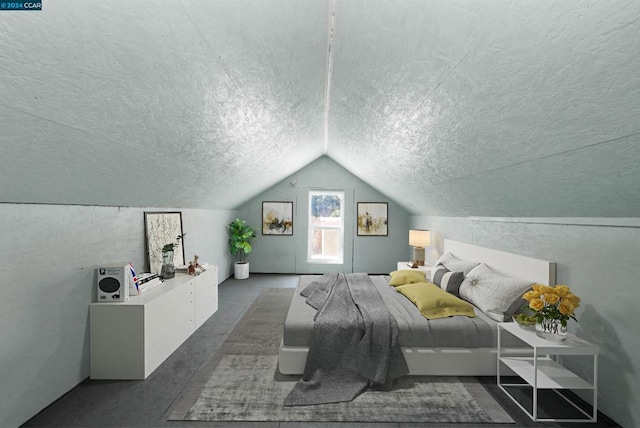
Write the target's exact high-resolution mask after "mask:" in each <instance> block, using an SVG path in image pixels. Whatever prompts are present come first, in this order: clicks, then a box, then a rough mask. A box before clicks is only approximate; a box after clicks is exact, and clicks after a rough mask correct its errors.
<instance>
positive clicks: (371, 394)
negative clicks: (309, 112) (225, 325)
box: [169, 288, 513, 424]
mask: <svg viewBox="0 0 640 428" xmlns="http://www.w3.org/2000/svg"><path fill="white" fill-rule="evenodd" d="M293 293H294V290H293V289H286V288H265V289H264V290H263V291H262V292H261V294H260V295H259V296H258V297H257V298H256V300H255V301H254V303H253V304H252V306H251V307H250V308H249V310H248V311H247V312H246V314H245V315H244V317H243V318H242V320H241V321H240V322H239V323H238V325H237V326H236V327H235V329H234V330H233V332H232V333H231V334H230V335H229V337H228V338H227V340H226V341H225V342H224V344H223V345H222V347H221V349H220V350H219V351H218V352H217V354H216V355H215V356H214V357H213V358H212V359H211V361H209V362H208V363H207V364H206V365H205V366H204V367H203V368H202V369H201V370H200V372H199V373H198V375H197V379H195V381H194V382H193V383H192V384H191V385H190V387H189V390H188V391H187V392H186V393H185V395H183V397H182V398H181V400H180V402H179V403H178V404H177V405H176V407H175V408H174V409H173V411H172V413H171V416H170V417H169V419H170V420H190V421H221V422H222V421H229V422H231V421H292V422H293V421H298V422H299V421H307V422H310V421H314V422H406V423H416V422H423V423H467V424H481V423H494V424H495V423H513V419H511V417H510V416H509V415H508V414H507V413H506V412H505V411H504V410H503V409H502V407H500V405H499V404H498V403H497V402H496V401H495V400H494V399H493V398H492V397H491V395H490V394H489V393H488V392H487V391H486V390H485V389H484V388H483V387H482V385H480V384H479V383H478V382H477V381H476V380H475V379H474V378H473V377H434V376H406V377H403V378H401V379H400V380H399V381H398V382H397V384H396V385H395V386H394V388H393V390H392V391H367V392H365V393H363V394H362V395H360V396H359V397H357V398H356V399H355V400H353V401H351V402H348V403H335V404H322V405H315V406H302V407H284V406H283V405H282V403H283V400H284V397H285V396H286V395H287V394H288V393H289V391H290V390H291V388H293V385H294V383H295V382H296V381H297V380H298V379H299V377H300V376H288V375H282V374H280V373H279V372H278V347H279V345H280V340H281V337H282V329H283V326H284V320H285V317H286V314H287V309H288V307H289V302H290V301H291V298H292V297H293Z"/></svg>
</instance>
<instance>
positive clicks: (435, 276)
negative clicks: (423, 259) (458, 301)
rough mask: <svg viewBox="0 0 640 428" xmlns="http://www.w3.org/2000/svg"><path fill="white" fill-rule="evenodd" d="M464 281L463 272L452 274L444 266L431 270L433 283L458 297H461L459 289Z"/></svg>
mask: <svg viewBox="0 0 640 428" xmlns="http://www.w3.org/2000/svg"><path fill="white" fill-rule="evenodd" d="M463 279H464V274H463V273H462V272H451V271H450V270H449V269H447V268H446V267H444V266H443V265H437V266H436V267H434V268H433V269H431V282H432V283H434V284H435V285H437V286H438V287H440V288H442V289H443V290H444V291H446V292H447V293H451V294H453V295H454V296H457V297H459V296H460V295H459V289H460V284H462V280H463Z"/></svg>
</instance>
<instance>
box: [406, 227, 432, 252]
mask: <svg viewBox="0 0 640 428" xmlns="http://www.w3.org/2000/svg"><path fill="white" fill-rule="evenodd" d="M409 245H410V246H412V247H421V248H424V247H428V246H429V245H431V232H429V231H428V230H422V229H411V230H409Z"/></svg>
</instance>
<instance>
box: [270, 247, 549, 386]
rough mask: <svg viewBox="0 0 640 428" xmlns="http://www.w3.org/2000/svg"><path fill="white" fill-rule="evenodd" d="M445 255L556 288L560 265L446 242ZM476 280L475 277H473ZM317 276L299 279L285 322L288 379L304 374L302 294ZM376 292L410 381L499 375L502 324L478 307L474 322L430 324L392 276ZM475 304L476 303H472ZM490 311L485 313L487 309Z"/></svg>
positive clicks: (308, 323) (306, 318)
mask: <svg viewBox="0 0 640 428" xmlns="http://www.w3.org/2000/svg"><path fill="white" fill-rule="evenodd" d="M444 254H450V255H454V256H455V257H456V258H457V259H459V260H462V261H467V262H473V263H474V264H479V265H481V266H483V267H484V268H485V269H489V268H490V269H491V271H493V272H494V273H496V274H499V275H504V276H505V277H509V278H515V279H518V280H522V281H526V282H529V283H538V284H545V285H552V284H555V263H553V262H549V261H545V260H540V259H534V258H530V257H525V256H521V255H517V254H511V253H506V252H503V251H497V250H493V249H489V248H485V247H480V246H477V245H472V244H467V243H462V242H457V241H453V240H448V239H445V240H444ZM469 275H471V276H473V271H471V273H469ZM317 278H318V276H315V275H304V276H302V277H301V278H300V282H299V284H298V290H297V291H296V293H295V295H294V297H293V299H292V301H291V305H290V307H289V311H288V314H287V319H286V321H285V327H284V331H283V337H282V341H281V345H280V350H279V361H278V368H279V371H280V372H281V373H283V374H302V373H303V372H304V368H305V363H306V360H307V354H308V351H309V339H310V335H311V331H312V329H313V317H314V314H315V312H316V311H315V309H313V308H312V307H311V306H309V305H307V304H306V302H305V300H306V299H305V298H304V297H303V296H301V295H300V293H299V291H300V290H302V289H304V288H305V287H306V286H307V285H308V284H310V283H311V282H313V281H314V280H316V279H317ZM370 278H371V280H372V282H373V284H374V285H375V287H376V288H377V289H378V291H380V294H381V297H382V299H383V301H384V302H385V304H386V305H387V307H388V309H389V310H390V312H391V313H393V314H394V316H395V318H396V321H397V322H398V327H399V329H400V336H399V343H400V345H401V347H402V352H403V354H404V357H405V360H406V362H407V365H408V367H409V375H439V376H492V375H495V374H496V369H497V364H496V343H497V325H498V324H499V322H500V321H497V320H496V319H494V318H496V317H495V316H493V315H492V314H491V313H489V312H485V311H483V310H482V309H481V308H480V307H478V306H476V305H474V310H475V313H476V317H475V318H468V317H464V316H453V317H448V318H443V319H436V320H426V319H425V318H424V317H423V316H422V315H421V314H420V312H419V311H418V309H417V308H416V307H415V306H414V305H413V304H412V303H411V302H410V301H409V300H408V299H406V298H405V297H404V296H403V295H401V294H400V293H397V292H396V290H395V289H394V288H393V287H391V286H390V285H389V276H387V275H371V276H370ZM471 303H473V302H471ZM485 310H486V309H485ZM520 346H521V345H520V344H518V343H513V344H511V346H510V345H509V344H507V347H508V349H506V350H504V349H503V352H505V353H513V354H521V353H522V348H520Z"/></svg>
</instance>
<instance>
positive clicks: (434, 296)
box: [396, 283, 476, 320]
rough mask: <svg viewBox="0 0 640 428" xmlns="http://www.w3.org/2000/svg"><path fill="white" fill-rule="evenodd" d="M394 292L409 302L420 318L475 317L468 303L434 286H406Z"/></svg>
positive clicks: (425, 284)
mask: <svg viewBox="0 0 640 428" xmlns="http://www.w3.org/2000/svg"><path fill="white" fill-rule="evenodd" d="M396 291H398V292H399V293H402V294H403V295H404V296H405V297H406V298H408V299H409V300H411V301H412V302H413V304H414V305H416V307H417V308H418V310H419V311H420V313H421V314H422V316H423V317H425V318H427V319H430V320H434V319H438V318H446V317H451V316H454V315H463V316H467V317H470V318H473V317H475V316H476V313H475V311H474V310H473V306H472V305H471V304H470V303H469V302H465V301H464V300H462V299H459V298H457V297H456V296H454V295H453V294H450V293H447V292H446V291H444V290H443V289H442V288H440V287H438V286H437V285H435V284H431V283H424V284H420V283H416V284H406V285H401V286H399V287H396Z"/></svg>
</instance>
